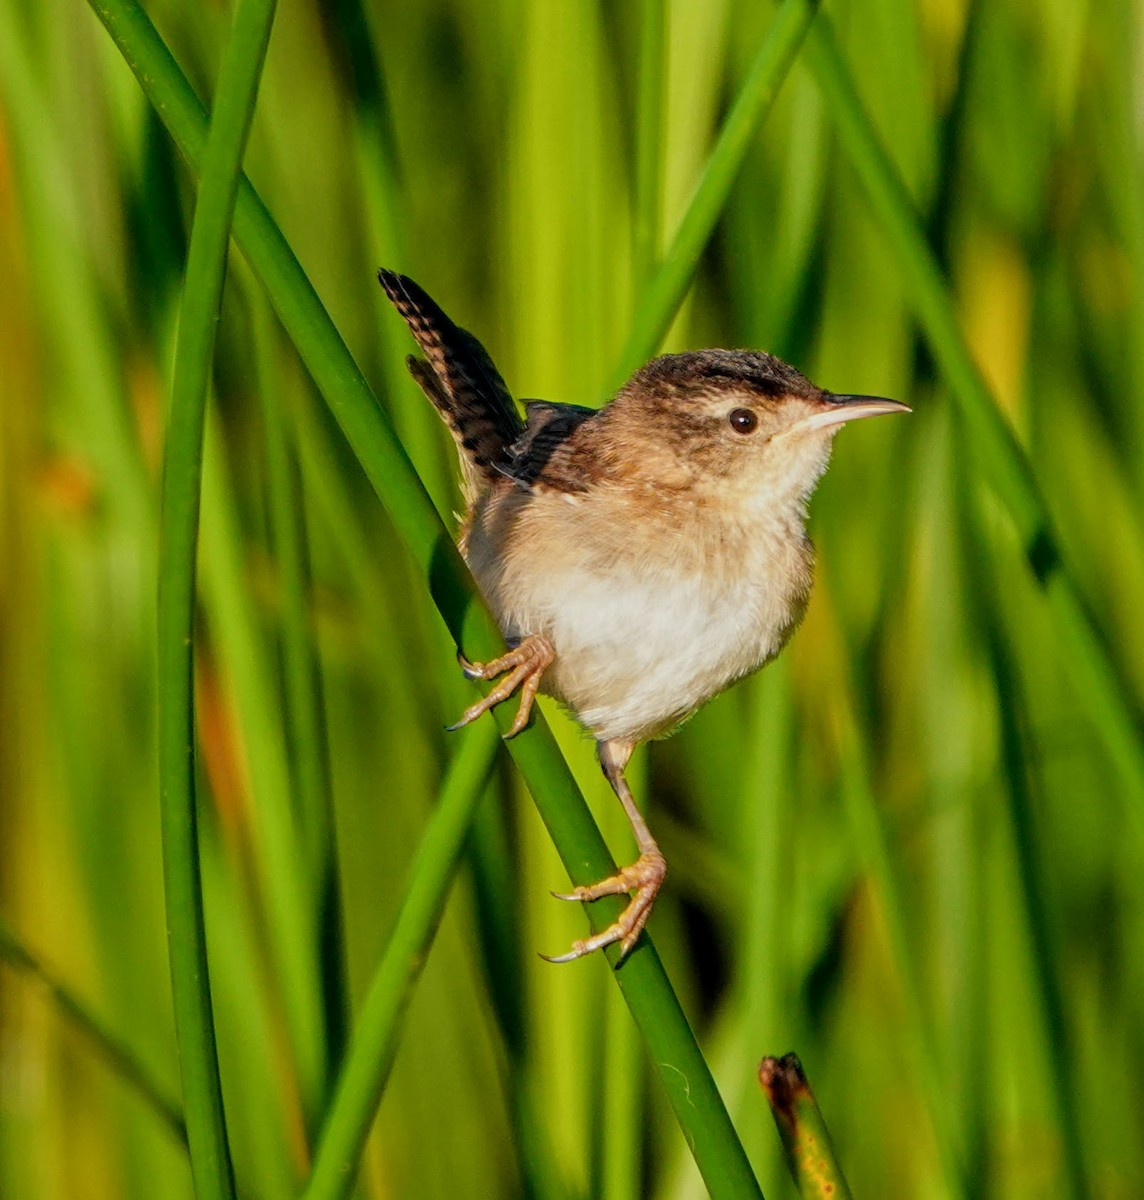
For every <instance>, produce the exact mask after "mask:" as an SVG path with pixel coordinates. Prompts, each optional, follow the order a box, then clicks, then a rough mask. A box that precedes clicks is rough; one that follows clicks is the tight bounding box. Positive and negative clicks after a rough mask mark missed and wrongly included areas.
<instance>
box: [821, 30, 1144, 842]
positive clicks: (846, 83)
mask: <svg viewBox="0 0 1144 1200" xmlns="http://www.w3.org/2000/svg"><path fill="white" fill-rule="evenodd" d="M807 59H808V61H809V63H810V65H811V67H812V68H813V70H814V73H815V78H816V79H817V81H818V85H819V88H820V89H821V91H822V95H823V98H824V100H825V101H826V105H827V108H828V110H829V111H830V114H831V116H832V117H833V119H834V122H835V125H836V127H837V130H838V135H839V139H840V141H841V143H842V146H843V149H844V150H845V151H846V152H847V154H848V155H849V156H850V161H851V163H852V165H853V167H854V169H855V171H856V172H857V174H858V177H859V179H860V180H861V182H862V185H863V187H864V188H865V190H866V194H867V198H868V199H869V201H870V204H871V206H872V208H873V209H874V211H875V214H876V216H877V218H878V220H879V222H880V224H881V228H882V230H883V232H884V234H885V236H886V240H887V242H888V243H889V245H890V247H891V249H892V250H893V253H894V254H895V255H896V257H897V261H898V265H899V268H900V270H901V272H902V278H903V281H904V283H905V292H906V295H907V296H908V297H909V299H910V301H911V302H912V303H913V305H914V306H915V309H916V311H917V315H918V320H919V321H920V323H921V326H922V328H923V330H924V331H925V334H926V337H927V338H928V340H929V344H930V347H931V349H932V350H933V354H934V357H935V358H936V359H937V362H938V364H939V365H940V367H941V369H942V372H943V374H944V376H945V378H946V379H947V381H948V383H949V386H950V390H951V392H952V394H953V397H954V399H955V401H956V402H957V404H958V406H959V408H960V410H961V413H962V415H963V416H964V418H965V423H966V434H967V437H966V443H967V445H969V446H970V447H971V448H972V451H973V453H974V455H975V456H976V458H977V461H978V463H979V465H980V468H981V472H982V474H983V475H984V476H985V478H986V480H987V481H988V483H989V485H990V486H991V487H992V488H993V490H994V491H995V492H996V493H997V496H998V497H999V499H1000V500H1001V502H1002V504H1003V505H1004V506H1005V508H1006V509H1007V510H1008V512H1009V515H1010V517H1011V518H1012V519H1013V522H1014V524H1015V525H1016V527H1017V534H1018V536H1019V537H1020V539H1021V544H1022V547H1023V548H1024V551H1025V557H1026V559H1027V561H1028V565H1029V569H1030V570H1031V571H1032V572H1033V574H1034V576H1035V577H1036V579H1037V580H1038V582H1039V583H1040V584H1041V586H1042V588H1043V589H1044V590H1045V593H1046V596H1047V598H1048V601H1049V605H1050V608H1051V609H1052V612H1053V616H1054V618H1055V620H1056V623H1057V630H1058V632H1059V634H1060V636H1061V644H1062V651H1063V653H1064V656H1065V661H1066V662H1067V663H1068V665H1069V667H1070V668H1071V670H1072V671H1073V673H1074V676H1075V678H1076V681H1077V685H1078V688H1079V690H1080V691H1081V692H1082V694H1083V695H1084V696H1085V698H1086V700H1087V702H1088V705H1089V710H1090V713H1091V715H1092V718H1093V724H1094V726H1095V728H1096V729H1097V730H1099V732H1100V733H1101V735H1102V736H1103V737H1104V740H1105V744H1106V745H1107V747H1108V750H1109V753H1110V755H1111V757H1112V759H1113V761H1114V762H1115V764H1116V766H1117V768H1118V769H1119V771H1120V773H1121V775H1122V777H1123V779H1124V782H1125V783H1126V784H1127V792H1128V794H1129V795H1130V796H1131V797H1132V799H1133V801H1134V803H1132V804H1131V805H1130V807H1129V812H1130V813H1131V815H1132V817H1133V819H1134V820H1135V821H1136V824H1137V832H1138V833H1144V732H1142V730H1141V724H1140V718H1139V713H1138V712H1137V710H1136V706H1135V704H1134V702H1133V700H1132V699H1131V690H1130V688H1129V687H1128V685H1127V683H1126V682H1125V679H1124V676H1123V674H1122V672H1121V671H1120V670H1119V669H1118V667H1117V663H1116V661H1115V659H1114V658H1113V656H1112V654H1111V652H1110V650H1109V648H1108V646H1107V644H1106V643H1105V641H1104V639H1103V638H1102V637H1101V635H1100V633H1099V631H1098V629H1097V627H1096V623H1095V621H1094V620H1093V618H1092V615H1091V613H1090V612H1089V611H1088V610H1087V608H1086V607H1085V604H1084V601H1083V599H1082V598H1081V593H1080V589H1079V588H1078V586H1077V583H1076V580H1075V578H1074V577H1073V574H1072V572H1071V570H1070V568H1069V566H1068V564H1067V563H1066V562H1065V560H1064V558H1063V555H1062V551H1061V547H1060V543H1059V539H1058V536H1057V533H1056V530H1055V529H1054V527H1053V523H1052V519H1051V517H1050V515H1049V510H1048V505H1047V504H1046V503H1045V499H1044V496H1043V495H1042V493H1041V489H1040V485H1039V484H1038V483H1037V479H1036V476H1035V474H1034V472H1033V468H1032V465H1031V464H1030V462H1029V459H1028V456H1027V455H1026V454H1025V451H1024V450H1023V449H1022V448H1021V445H1020V443H1019V442H1018V441H1017V439H1016V437H1015V436H1014V434H1013V431H1012V429H1011V428H1010V427H1009V425H1008V424H1007V422H1006V421H1005V418H1004V417H1003V416H1002V414H1001V411H1000V409H999V408H998V406H997V404H996V402H995V401H994V399H993V396H992V394H991V393H990V391H989V387H988V385H987V384H986V382H985V380H984V379H983V378H982V375H981V372H980V371H979V370H978V369H977V365H976V363H975V362H974V361H973V356H972V355H971V354H970V351H969V348H968V346H967V345H966V343H965V339H964V337H963V336H962V333H961V330H960V328H959V326H958V322H957V314H956V312H955V311H954V306H953V299H952V297H951V295H950V292H949V288H948V285H947V284H946V281H945V280H944V278H943V277H942V274H941V269H940V267H939V265H938V262H937V259H936V257H935V256H934V254H933V251H932V250H931V248H930V246H929V245H928V243H927V242H926V239H925V234H924V232H923V228H922V223H921V221H920V219H919V218H918V215H917V212H916V211H915V209H914V205H913V203H912V201H911V199H910V196H909V193H908V192H907V190H906V187H905V184H904V183H903V182H902V179H901V177H900V176H899V175H898V173H897V171H896V169H895V167H894V164H893V162H892V161H891V160H890V157H889V155H888V154H887V153H886V150H885V148H884V147H883V146H882V144H881V142H880V141H879V139H878V135H877V132H876V130H875V129H874V126H873V124H872V122H871V121H870V118H869V117H868V116H867V114H866V112H865V110H864V109H863V107H862V102H861V100H860V99H859V96H858V92H857V89H856V88H855V86H854V80H853V76H852V75H851V72H850V68H849V66H848V65H847V63H846V60H845V58H844V57H843V55H842V53H841V52H840V50H839V48H838V43H837V40H836V39H835V36H834V33H833V29H832V26H831V25H830V22H829V20H828V19H827V18H826V17H825V16H824V17H822V18H821V19H820V20H819V21H818V22H817V23H816V24H815V27H814V29H813V30H812V32H811V36H810V38H809V39H808V41H807Z"/></svg>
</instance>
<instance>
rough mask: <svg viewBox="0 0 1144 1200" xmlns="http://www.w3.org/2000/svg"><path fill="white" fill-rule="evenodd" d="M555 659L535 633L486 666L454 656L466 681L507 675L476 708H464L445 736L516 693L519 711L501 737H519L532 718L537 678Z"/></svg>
mask: <svg viewBox="0 0 1144 1200" xmlns="http://www.w3.org/2000/svg"><path fill="white" fill-rule="evenodd" d="M555 657H556V652H555V651H554V650H553V649H552V645H551V643H550V642H549V641H548V639H547V638H544V637H541V636H540V634H535V633H534V634H529V636H528V637H526V638H525V639H524V640H523V641H522V642H521V643H520V644H519V645H518V646H515V647H514V648H513V649H511V650H509V651H508V653H507V654H502V655H501V656H500V658H494V659H492V661H490V662H487V663H475V662H470V661H469V660H468V659H467V658H466V657H465V656H464V655H463V654H460V653H458V654H457V661H458V662H459V663H460V664H461V670H462V671H463V672H464V673H465V676H466V678H468V679H495V678H496V677H497V676H498V675H504V674H505V672H506V671H507V672H508V674H507V675H506V676H505V678H504V679H502V680H501V682H500V683H498V684H497V685H496V687H494V688H493V689H492V691H491V692H489V694H488V695H487V696H485V698H484V699H483V700H478V701H477V702H476V704H471V705H470V706H469V707H468V708H466V709H465V711H464V712H463V713H462V714H461V717H460V720H458V721H457V722H456V723H455V724H453V725H449V726H447V729H448V730H449V732H450V733H452V732H454V731H455V730H457V729H460V728H461V727H462V726H464V725H468V724H469V722H470V721H475V720H476V719H477V718H478V717H479V716H482V715H483V714H484V713H487V712H488V711H489V709H491V708H494V707H495V706H496V705H498V704H499V703H500V702H501V701H502V700H507V699H508V698H509V696H511V695H512V694H513V692H515V691H517V689H519V690H520V708H519V709H518V710H517V714H516V718H515V719H514V720H513V723H512V725H511V726H510V727H509V730H508V732H507V733H506V734H505V737H512V736H513V735H514V734H517V733H519V732H520V731H521V730H522V729H523V728H524V727H525V725H527V724H528V719H529V717H530V716H531V715H532V702H533V701H534V700H535V699H536V693H537V692H538V691H539V689H540V680H541V676H543V674H544V672H545V671H546V670H547V669H548V666H549V664H550V663H551V662H552V660H553V659H554V658H555Z"/></svg>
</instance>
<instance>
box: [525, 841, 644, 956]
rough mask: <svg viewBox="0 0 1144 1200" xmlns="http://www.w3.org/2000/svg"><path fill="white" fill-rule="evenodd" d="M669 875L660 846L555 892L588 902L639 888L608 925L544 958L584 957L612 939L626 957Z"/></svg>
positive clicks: (565, 898) (609, 942) (559, 896)
mask: <svg viewBox="0 0 1144 1200" xmlns="http://www.w3.org/2000/svg"><path fill="white" fill-rule="evenodd" d="M666 876H667V861H666V860H665V859H664V857H663V855H662V854H660V852H659V851H658V850H654V851H650V852H647V853H644V854H641V855H640V856H639V858H638V859H637V860H636V861H635V862H634V863H632V865H631V866H630V867H624V868H623V870H622V871H617V872H616V874H615V875H612V876H611V877H610V878H608V879H602V880H600V882H599V883H593V884H591V885H590V886H588V887H578V888H576V889H575V890H574V891H571V892H553V893H552V894H553V895H554V896H555V897H556V899H557V900H582V901H585V902H587V901H590V900H599V899H600V897H601V896H618V895H622V894H623V893H625V892H629V891H631V890H632V888H635V889H636V894H635V895H634V896H633V897H632V898H631V900H630V901H629V903H628V906H627V908H625V909H624V911H623V912H622V913H620V916H619V918H618V919H617V920H616V921H614V922H613V923H612V924H611V925H609V926H608V928H607V929H604V930H602V931H601V932H600V933H597V934H594V935H593V936H592V937H590V938H583V939H581V940H580V941H577V942H573V943H572V949H571V950H569V951H568V953H567V954H560V955H554V956H549V955H547V954H542V955H541V958H545V959H547V960H548V961H549V962H554V963H564V962H571V961H572V960H573V959H576V958H583V957H584V955H585V954H591V953H592V951H593V950H600V949H602V948H603V947H604V946H610V945H611V944H612V943H613V942H619V943H620V959H623V958H624V956H625V955H626V954H627V953H628V952H629V951H630V950H631V949H632V947H633V946H634V945H635V944H636V942H637V941H639V936H640V934H641V933H642V932H643V927H644V926H645V925H646V924H647V919H648V917H649V916H651V909H652V905H653V904H654V903H655V898H656V896H657V895H658V893H659V889H660V888H661V887H662V886H663V881H664V879H665V878H666Z"/></svg>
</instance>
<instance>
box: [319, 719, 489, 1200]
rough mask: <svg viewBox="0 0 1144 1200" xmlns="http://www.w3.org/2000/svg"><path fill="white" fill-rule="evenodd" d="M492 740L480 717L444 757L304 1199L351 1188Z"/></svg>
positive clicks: (326, 1198) (324, 1199) (325, 1199)
mask: <svg viewBox="0 0 1144 1200" xmlns="http://www.w3.org/2000/svg"><path fill="white" fill-rule="evenodd" d="M498 743H499V739H498V738H497V735H496V730H495V728H494V727H493V726H492V724H491V723H487V722H481V723H479V724H478V725H476V726H475V727H474V728H472V729H470V730H466V731H465V733H464V734H463V735H462V736H461V738H460V744H459V746H458V747H457V750H456V754H455V755H454V757H453V760H452V762H451V763H450V764H449V770H448V772H447V774H446V776H445V782H444V784H443V785H442V787H441V795H440V798H439V799H438V801H437V806H436V808H435V809H434V810H433V815H432V816H431V817H430V818H429V823H428V824H427V825H426V827H425V832H424V834H423V835H422V838H421V844H420V846H419V848H418V850H417V855H416V857H415V858H414V860H413V866H412V868H411V869H410V872H409V882H408V884H407V886H406V888H405V890H404V892H403V899H402V902H401V909H400V911H399V912H398V914H397V923H396V925H395V926H394V929H393V933H392V934H390V937H389V941H388V942H387V943H386V946H385V953H384V954H383V955H382V958H381V962H380V963H379V965H378V968H377V971H376V972H375V973H374V977H373V982H372V983H371V984H370V987H369V991H368V992H367V993H366V998H365V1002H364V1004H363V1005H362V1009H361V1014H360V1016H359V1017H358V1023H357V1028H356V1029H355V1030H354V1035H353V1038H352V1040H351V1042H350V1047H349V1053H348V1054H347V1056H346V1061H345V1067H344V1069H343V1070H342V1072H341V1074H340V1075H339V1077H338V1085H337V1091H336V1092H335V1094H334V1099H333V1104H332V1106H331V1108H330V1112H329V1117H328V1119H327V1120H326V1123H325V1125H324V1126H323V1128H322V1134H321V1137H320V1138H319V1140H318V1144H317V1148H316V1149H315V1152H314V1167H313V1170H312V1171H311V1173H310V1181H309V1183H308V1184H307V1185H306V1190H305V1192H304V1196H305V1200H337V1198H339V1197H342V1196H345V1195H348V1193H349V1191H350V1189H351V1188H352V1187H353V1183H354V1178H355V1175H356V1173H357V1164H358V1162H359V1160H360V1159H361V1155H362V1150H363V1149H364V1147H365V1140H366V1138H367V1137H368V1135H369V1129H370V1125H371V1124H372V1123H373V1118H374V1114H375V1113H376V1112H377V1106H378V1104H379V1103H380V1102H381V1095H382V1092H383V1091H384V1090H385V1084H386V1081H387V1080H388V1078H389V1072H390V1068H391V1067H392V1066H393V1059H394V1056H395V1055H396V1053H397V1043H398V1039H399V1037H400V1032H401V1024H402V1018H403V1017H404V1015H405V1009H406V1006H407V1005H408V1003H409V1000H410V997H411V996H412V995H413V989H414V987H415V986H416V984H417V979H418V977H419V976H420V974H421V968H422V967H423V966H424V965H425V959H426V958H427V957H428V954H429V947H430V946H431V944H432V942H433V936H434V934H435V933H436V932H437V925H438V923H439V922H440V920H441V914H442V912H443V911H444V909H445V900H446V898H447V897H448V894H449V888H450V885H451V884H452V882H453V877H454V876H455V875H456V872H457V864H458V861H459V860H460V857H461V850H462V849H463V847H464V844H465V838H466V837H467V836H468V833H469V827H470V825H471V824H472V821H473V816H474V814H475V812H476V808H477V805H478V804H479V803H480V801H481V798H482V797H483V795H484V792H485V784H486V782H487V781H488V775H489V771H490V770H491V769H492V765H493V761H494V758H495V756H496V750H497V746H498Z"/></svg>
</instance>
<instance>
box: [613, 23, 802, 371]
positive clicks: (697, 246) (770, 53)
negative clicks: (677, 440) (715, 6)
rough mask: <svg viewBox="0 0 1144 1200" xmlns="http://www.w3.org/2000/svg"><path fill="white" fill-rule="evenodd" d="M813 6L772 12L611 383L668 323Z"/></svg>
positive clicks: (646, 352) (654, 344) (648, 352)
mask: <svg viewBox="0 0 1144 1200" xmlns="http://www.w3.org/2000/svg"><path fill="white" fill-rule="evenodd" d="M816 11H817V4H816V3H815V0H784V3H783V5H782V7H781V8H780V9H779V11H778V13H777V15H776V16H775V20H774V23H773V24H772V25H771V27H770V29H769V30H768V32H767V36H766V37H765V38H764V39H763V44H762V45H761V46H760V47H759V51H758V53H757V54H756V55H755V58H754V61H753V62H752V63H751V69H750V70H749V71H748V72H747V78H746V79H745V80H744V81H743V85H742V87H740V89H739V94H738V95H737V96H736V97H735V102H734V104H732V106H731V111H730V112H729V113H728V114H727V118H726V120H725V121H724V122H723V127H722V128H721V129H720V131H719V136H718V138H717V139H716V141H715V146H714V148H713V149H712V151H711V156H710V158H708V160H707V163H706V165H705V166H704V168H703V174H702V175H701V176H700V179H699V183H698V184H697V186H696V188H695V194H694V196H692V198H691V202H690V203H689V204H688V206H687V211H686V212H685V213H684V215H683V219H682V220H681V221H680V223H679V228H678V229H677V230H676V231H675V236H674V237H673V238H672V240H671V245H670V247H669V248H668V250H667V253H666V254H665V255H664V256H663V261H662V262H661V263H660V265H659V267H658V268H657V270H656V272H655V274H654V276H653V277H652V279H651V282H650V283H649V284H648V286H647V288H646V290H645V291H644V293H643V298H642V300H641V301H640V305H639V308H638V310H637V312H636V316H635V320H634V321H633V322H632V329H631V333H630V334H629V335H628V340H627V343H626V344H625V346H624V350H623V353H622V354H621V355H620V365H619V369H618V371H617V372H616V379H615V380H614V383H615V385H616V386H619V384H621V383H622V382H623V381H624V379H626V378H627V376H628V375H629V373H630V372H631V371H632V370H633V369H634V368H635V367H638V366H639V365H640V364H641V363H642V362H644V361H645V360H647V359H648V358H650V357H651V356H652V355H653V354H654V353H655V352H656V350H657V349H658V348H659V344H660V343H661V342H662V341H663V338H664V335H665V334H666V333H667V331H668V329H669V328H670V326H671V322H672V321H673V320H674V318H675V314H676V312H677V311H678V310H679V306H680V304H681V303H682V302H683V297H684V295H685V294H686V293H687V289H688V288H689V287H690V286H691V279H692V276H693V275H694V274H695V270H696V267H698V265H699V259H700V256H701V255H702V253H703V249H704V247H705V246H706V245H707V241H708V239H709V238H710V237H711V232H712V230H713V229H714V228H715V223H716V221H718V220H719V217H720V215H721V214H722V212H723V209H724V208H725V207H726V204H727V198H728V197H729V196H730V194H731V188H732V185H733V184H734V182H735V179H736V177H737V176H738V174H739V169H740V167H741V166H742V165H743V159H744V158H745V157H746V155H747V150H748V149H749V148H750V145H751V139H752V137H754V134H755V130H756V129H757V128H758V126H759V122H760V121H761V120H762V118H763V116H764V115H765V114H766V112H767V110H768V109H769V108H770V106H771V104H772V103H773V101H774V98H775V96H776V95H777V94H778V90H779V87H780V86H781V85H782V82H783V80H784V79H786V76H787V72H788V71H789V70H790V67H791V64H792V63H793V62H794V59H795V55H796V54H797V53H798V51H799V47H801V45H802V43H803V39H804V38H805V37H806V35H807V31H808V30H809V29H810V26H811V22H812V20H813V18H814V14H815V12H816Z"/></svg>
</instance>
